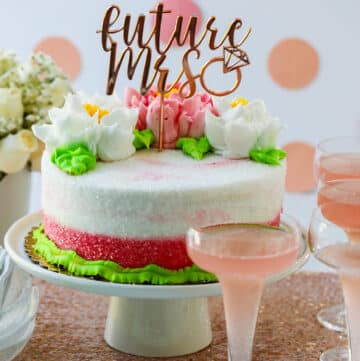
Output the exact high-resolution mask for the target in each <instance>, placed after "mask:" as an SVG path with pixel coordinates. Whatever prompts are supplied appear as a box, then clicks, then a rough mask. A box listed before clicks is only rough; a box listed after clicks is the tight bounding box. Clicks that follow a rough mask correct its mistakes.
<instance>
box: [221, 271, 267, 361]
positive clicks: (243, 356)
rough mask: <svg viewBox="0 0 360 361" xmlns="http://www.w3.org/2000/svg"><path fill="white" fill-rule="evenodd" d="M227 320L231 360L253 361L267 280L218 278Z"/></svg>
mask: <svg viewBox="0 0 360 361" xmlns="http://www.w3.org/2000/svg"><path fill="white" fill-rule="evenodd" d="M219 279H220V283H221V288H222V294H223V301H224V308H225V318H226V331H227V337H228V350H229V360H231V361H251V359H252V348H253V340H254V335H255V328H256V319H257V314H258V310H259V304H260V299H261V295H262V291H263V288H264V280H263V279H259V278H255V277H241V276H238V277H235V276H232V277H228V276H227V277H221V276H219Z"/></svg>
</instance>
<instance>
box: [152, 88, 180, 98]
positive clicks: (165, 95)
mask: <svg viewBox="0 0 360 361" xmlns="http://www.w3.org/2000/svg"><path fill="white" fill-rule="evenodd" d="M178 92H179V89H176V88H173V89H171V90H169V91H167V92H166V93H165V94H164V98H165V99H168V98H169V97H170V96H171V95H172V94H177V93H178ZM160 95H161V93H160V92H156V96H157V97H158V96H160Z"/></svg>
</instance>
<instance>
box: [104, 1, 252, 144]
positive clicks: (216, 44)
mask: <svg viewBox="0 0 360 361" xmlns="http://www.w3.org/2000/svg"><path fill="white" fill-rule="evenodd" d="M169 13H171V11H170V10H165V9H164V5H163V4H161V3H160V4H158V5H157V8H156V9H155V10H152V11H150V14H153V16H154V17H155V21H154V25H153V27H152V29H151V32H150V34H148V35H145V34H144V30H145V23H146V16H145V15H140V16H138V18H137V20H136V23H135V24H132V16H131V15H130V14H127V15H125V17H124V18H123V20H121V10H120V7H119V6H117V5H112V6H110V7H109V9H108V10H107V11H106V13H105V17H104V21H103V25H102V29H101V30H98V31H97V32H98V33H101V42H102V48H103V50H104V51H105V52H108V53H109V54H110V61H109V72H108V80H107V88H106V93H107V94H108V95H110V94H112V93H113V92H114V89H115V86H116V82H117V79H118V76H119V72H120V69H121V66H122V65H123V63H124V61H125V58H127V65H124V66H127V77H128V79H129V80H132V79H133V77H134V74H135V71H136V69H137V68H138V66H139V64H140V62H141V61H143V62H144V65H143V68H142V80H141V86H140V93H141V94H142V95H144V94H146V93H147V92H148V91H149V90H150V89H151V88H152V87H153V86H155V85H156V87H157V91H158V93H159V96H160V97H161V98H160V100H161V101H160V127H159V129H160V134H159V148H160V150H162V148H163V133H164V98H165V95H166V94H167V93H170V92H171V91H172V90H173V89H174V88H175V87H176V86H178V85H179V84H181V85H180V88H179V94H180V96H181V97H183V98H190V97H192V96H193V95H194V94H195V93H196V91H197V85H198V84H197V80H199V83H200V85H201V87H202V88H203V89H204V90H205V91H206V92H207V93H209V94H211V95H214V96H225V95H229V94H231V93H233V92H234V91H235V90H236V89H237V88H238V87H239V85H240V83H241V78H242V75H241V68H242V67H244V66H246V65H249V64H250V61H249V58H248V55H247V53H246V52H245V51H244V50H242V49H241V47H242V45H243V44H244V42H245V41H246V40H247V38H248V37H249V35H250V33H251V28H249V29H248V30H247V31H246V32H245V33H244V35H243V36H242V37H241V38H239V39H238V40H236V35H237V33H238V32H239V31H241V29H242V27H243V22H242V20H241V19H239V18H236V19H234V20H233V21H232V22H231V24H230V25H229V27H228V29H227V30H226V32H225V33H224V35H223V36H222V38H221V39H218V32H219V31H218V29H217V28H216V27H215V26H214V24H215V21H216V18H215V17H214V16H212V17H210V18H209V19H208V20H207V22H206V24H205V29H204V30H203V32H202V33H201V34H200V35H199V36H196V30H197V26H198V18H197V17H196V16H192V17H191V18H190V19H189V21H188V24H187V25H186V26H185V25H184V18H183V16H179V17H178V18H177V20H176V22H175V24H174V28H173V31H172V34H171V35H170V37H169V40H168V42H167V43H166V44H163V45H162V44H161V41H160V34H161V29H162V21H163V18H164V16H166V14H169ZM184 26H185V28H184V29H185V30H184V31H183V27H184ZM130 27H132V28H133V30H131V29H130ZM115 35H117V36H119V37H120V39H119V40H122V42H123V44H124V47H123V48H122V49H120V50H119V47H118V41H117V40H116V39H115V38H114V36H115ZM207 39H208V43H207V45H208V49H210V50H211V51H214V52H215V51H216V50H218V49H222V55H221V56H219V54H217V56H214V57H213V58H211V59H209V60H207V61H206V62H205V63H204V64H203V65H202V67H201V70H200V72H199V73H198V74H193V71H192V69H191V66H190V57H191V56H192V57H193V58H195V59H196V60H200V58H201V51H200V49H199V48H200V46H201V45H202V44H203V43H204V42H205V41H206V40H207ZM133 44H136V46H137V48H138V50H137V54H136V57H135V56H134V52H135V51H134V48H133V47H132V46H133ZM173 44H176V45H177V46H179V47H183V48H184V49H185V51H184V53H183V56H182V62H181V70H180V72H179V73H178V74H177V76H176V78H175V79H174V80H173V81H172V82H170V81H169V79H168V78H169V74H170V69H168V68H166V67H165V65H164V63H165V60H166V58H167V53H168V51H169V49H170V48H171V46H172V45H173ZM151 45H152V46H151ZM154 52H155V53H156V54H155V57H154V58H153V53H154ZM215 63H218V64H220V65H222V67H221V69H222V73H223V74H228V73H234V77H235V81H234V84H233V86H232V87H231V88H230V89H228V90H224V91H216V90H214V89H211V88H210V87H209V86H208V85H207V83H206V81H205V74H206V72H207V70H208V69H209V68H210V67H211V66H212V65H213V64H215Z"/></svg>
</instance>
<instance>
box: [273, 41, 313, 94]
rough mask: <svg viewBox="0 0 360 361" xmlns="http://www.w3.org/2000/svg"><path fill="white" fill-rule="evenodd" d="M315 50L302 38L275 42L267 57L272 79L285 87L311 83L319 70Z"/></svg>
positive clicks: (292, 87) (296, 87) (302, 85)
mask: <svg viewBox="0 0 360 361" xmlns="http://www.w3.org/2000/svg"><path fill="white" fill-rule="evenodd" d="M319 66H320V60H319V55H318V53H317V51H316V50H315V49H314V48H313V47H312V45H310V44H309V43H308V42H307V41H305V40H302V39H296V38H293V39H285V40H282V41H281V42H279V43H278V44H276V45H275V46H274V47H273V49H272V50H271V53H270V56H269V59H268V69H269V73H270V75H271V77H272V79H273V80H274V81H275V82H276V83H278V84H279V85H280V86H282V87H284V88H287V89H302V88H304V87H306V86H307V85H309V84H311V83H312V82H313V81H314V79H315V78H316V76H317V74H318V72H319Z"/></svg>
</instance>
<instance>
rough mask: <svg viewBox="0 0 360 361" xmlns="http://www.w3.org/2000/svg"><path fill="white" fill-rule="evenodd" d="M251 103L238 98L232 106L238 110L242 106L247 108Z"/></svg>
mask: <svg viewBox="0 0 360 361" xmlns="http://www.w3.org/2000/svg"><path fill="white" fill-rule="evenodd" d="M249 103H250V102H249V101H248V100H247V99H245V98H242V97H240V98H237V99H235V100H234V101H232V102H231V104H230V105H231V107H232V108H236V107H237V106H238V105H242V106H244V107H245V106H246V105H248V104H249Z"/></svg>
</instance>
